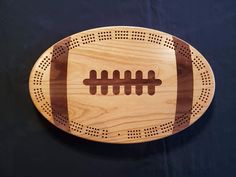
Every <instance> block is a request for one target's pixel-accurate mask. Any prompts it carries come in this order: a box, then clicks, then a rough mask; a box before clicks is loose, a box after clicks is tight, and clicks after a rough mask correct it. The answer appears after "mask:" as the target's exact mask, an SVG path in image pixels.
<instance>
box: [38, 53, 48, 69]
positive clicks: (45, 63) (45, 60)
mask: <svg viewBox="0 0 236 177" xmlns="http://www.w3.org/2000/svg"><path fill="white" fill-rule="evenodd" d="M50 63H51V59H50V58H49V57H48V56H45V57H44V58H43V59H42V60H41V62H40V63H39V65H38V67H39V68H40V69H42V70H44V71H46V69H47V68H48V66H49V65H50Z"/></svg>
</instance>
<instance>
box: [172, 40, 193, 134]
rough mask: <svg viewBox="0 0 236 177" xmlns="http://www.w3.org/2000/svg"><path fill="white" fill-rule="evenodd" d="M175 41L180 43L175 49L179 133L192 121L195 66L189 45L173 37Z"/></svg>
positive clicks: (176, 128) (175, 130) (174, 130)
mask: <svg viewBox="0 0 236 177" xmlns="http://www.w3.org/2000/svg"><path fill="white" fill-rule="evenodd" d="M173 41H174V42H175V43H176V44H178V46H177V47H176V50H175V56H176V66H177V101H176V113H175V121H174V128H173V133H177V132H179V131H181V130H183V129H184V128H186V127H188V126H189V123H190V117H191V108H192V104H193V68H192V60H191V52H190V50H189V45H188V44H186V43H184V42H183V41H181V40H179V39H177V38H175V37H173ZM183 49H184V50H183ZM183 54H184V55H185V56H184V55H183ZM186 56H188V57H186ZM189 56H190V57H189Z"/></svg>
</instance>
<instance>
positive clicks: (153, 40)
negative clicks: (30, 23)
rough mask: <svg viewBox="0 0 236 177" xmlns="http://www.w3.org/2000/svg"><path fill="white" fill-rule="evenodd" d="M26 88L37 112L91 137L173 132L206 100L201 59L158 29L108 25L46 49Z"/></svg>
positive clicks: (210, 92) (131, 139) (141, 138)
mask: <svg viewBox="0 0 236 177" xmlns="http://www.w3.org/2000/svg"><path fill="white" fill-rule="evenodd" d="M29 88H30V94H31V97H32V100H33V102H34V104H35V106H36V107H37V109H38V110H39V111H40V112H41V113H42V114H43V116H44V117H45V118H46V119H47V120H48V121H50V122H51V123H52V124H54V125H55V126H57V127H58V128H60V129H62V130H64V131H66V132H68V133H71V134H73V135H76V136H79V137H82V138H86V139H90V140H93V141H100V142H108V143H136V142H145V141H151V140H155V139H160V138H163V137H166V136H169V135H172V134H174V133H177V132H179V131H181V130H183V129H185V128H187V127H188V126H190V125H191V124H193V123H194V122H195V121H196V120H198V119H199V118H200V116H201V115H202V114H203V113H204V112H205V111H206V109H207V108H208V106H209V105H210V103H211V101H212V98H213V96H214V91H215V80H214V75H213V72H212V70H211V67H210V65H209V64H208V62H207V61H206V59H205V58H204V57H203V56H202V55H201V54H200V53H199V52H198V51H197V50H196V49H194V48H193V47H192V46H191V45H189V44H188V43H186V42H184V41H182V40H180V39H178V38H176V37H174V36H172V35H169V34H166V33H163V32H160V31H157V30H152V29H147V28H140V27H126V26H114V27H103V28H96V29H92V30H87V31H83V32H80V33H77V34H74V35H72V36H69V37H67V38H65V39H63V40H61V41H59V42H58V43H56V44H55V45H53V46H52V47H50V48H49V49H48V50H46V51H45V52H44V53H43V54H42V55H41V56H40V57H39V59H38V60H37V62H36V64H35V65H34V67H33V69H32V71H31V75H30V79H29Z"/></svg>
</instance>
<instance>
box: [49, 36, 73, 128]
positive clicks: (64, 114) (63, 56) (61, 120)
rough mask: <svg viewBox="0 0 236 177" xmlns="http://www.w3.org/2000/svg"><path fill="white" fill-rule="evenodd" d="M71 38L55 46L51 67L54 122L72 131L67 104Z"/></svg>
mask: <svg viewBox="0 0 236 177" xmlns="http://www.w3.org/2000/svg"><path fill="white" fill-rule="evenodd" d="M69 42H70V38H66V39H64V40H63V41H60V42H58V43H57V44H55V45H54V47H53V53H52V60H51V69H50V98H51V106H52V116H53V121H54V124H55V125H56V126H58V127H60V128H61V129H63V130H65V131H70V128H69V117H68V105H67V62H68V53H69V51H68V48H67V46H66V45H65V43H69Z"/></svg>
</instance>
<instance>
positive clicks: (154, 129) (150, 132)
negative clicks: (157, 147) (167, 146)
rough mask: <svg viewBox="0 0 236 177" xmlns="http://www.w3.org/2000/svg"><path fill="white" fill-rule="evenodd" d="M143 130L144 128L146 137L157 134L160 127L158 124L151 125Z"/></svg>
mask: <svg viewBox="0 0 236 177" xmlns="http://www.w3.org/2000/svg"><path fill="white" fill-rule="evenodd" d="M143 130H144V136H145V137H150V136H155V135H157V134H158V133H159V132H158V128H157V127H156V126H154V127H150V128H145V129H143Z"/></svg>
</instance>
